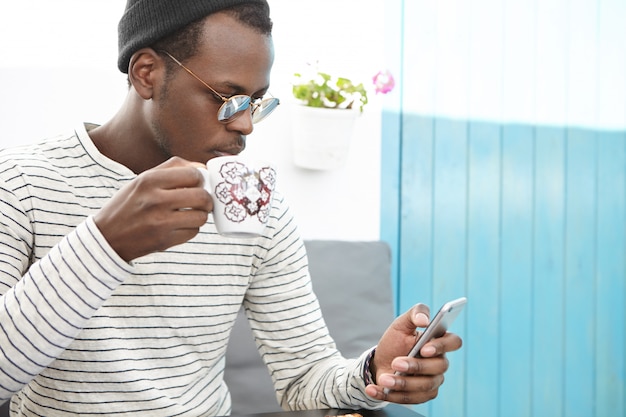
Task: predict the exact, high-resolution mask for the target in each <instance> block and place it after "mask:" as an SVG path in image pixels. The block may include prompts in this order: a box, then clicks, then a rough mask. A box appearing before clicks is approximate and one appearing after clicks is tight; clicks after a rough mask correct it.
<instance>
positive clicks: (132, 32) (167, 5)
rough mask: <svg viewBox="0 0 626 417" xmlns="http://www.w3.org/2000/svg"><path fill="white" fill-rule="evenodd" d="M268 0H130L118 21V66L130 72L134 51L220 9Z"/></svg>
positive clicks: (264, 2)
mask: <svg viewBox="0 0 626 417" xmlns="http://www.w3.org/2000/svg"><path fill="white" fill-rule="evenodd" d="M242 3H263V4H265V5H266V6H267V1H266V0H184V1H175V0H128V1H127V3H126V9H125V10H124V15H123V16H122V18H121V19H120V23H119V25H118V49H119V56H118V59H117V67H118V68H119V69H120V71H122V72H123V73H127V72H128V64H129V62H130V57H131V56H132V54H133V53H135V52H136V51H138V50H139V49H141V48H144V47H146V46H150V45H152V44H153V43H154V42H156V41H157V40H159V39H161V38H164V37H165V36H168V35H171V34H172V33H174V32H176V31H177V30H178V29H181V28H183V27H185V26H187V25H188V24H190V23H192V22H194V21H196V20H198V19H201V18H203V17H205V16H208V15H210V14H212V13H215V12H217V11H220V10H223V9H227V8H229V7H232V6H236V5H239V4H242Z"/></svg>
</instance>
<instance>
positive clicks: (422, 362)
mask: <svg viewBox="0 0 626 417" xmlns="http://www.w3.org/2000/svg"><path fill="white" fill-rule="evenodd" d="M449 366H450V363H449V361H448V358H447V357H446V356H445V355H439V356H435V357H433V358H427V359H424V358H419V359H418V358H409V357H404V358H403V357H399V358H396V359H394V360H393V362H392V363H391V368H392V369H393V370H394V371H396V372H398V374H389V375H390V376H392V377H393V378H394V379H397V380H400V379H402V378H403V377H404V376H406V375H408V376H411V375H413V376H415V375H437V374H442V373H444V372H446V371H447V370H448V367H449ZM381 377H382V375H381Z"/></svg>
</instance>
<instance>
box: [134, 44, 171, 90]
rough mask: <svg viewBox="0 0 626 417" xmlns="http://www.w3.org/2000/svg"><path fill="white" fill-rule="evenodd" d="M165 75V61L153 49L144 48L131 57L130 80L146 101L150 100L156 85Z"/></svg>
mask: <svg viewBox="0 0 626 417" xmlns="http://www.w3.org/2000/svg"><path fill="white" fill-rule="evenodd" d="M164 74H165V64H164V62H163V59H161V57H160V56H159V54H157V53H156V52H155V51H154V49H152V48H142V49H140V50H138V51H137V52H135V53H134V54H133V56H131V57H130V63H129V64H128V79H129V81H130V83H131V84H132V86H133V87H134V88H135V90H136V91H137V94H139V95H140V96H141V97H142V98H143V99H144V100H150V99H151V98H152V95H153V93H154V89H155V85H156V84H157V83H159V82H160V81H161V80H162V79H163V76H164Z"/></svg>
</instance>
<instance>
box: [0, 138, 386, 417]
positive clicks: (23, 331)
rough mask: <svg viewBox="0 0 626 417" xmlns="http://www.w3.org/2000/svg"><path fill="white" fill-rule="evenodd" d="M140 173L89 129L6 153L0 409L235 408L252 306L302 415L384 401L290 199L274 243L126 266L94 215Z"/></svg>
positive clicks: (0, 184)
mask: <svg viewBox="0 0 626 417" xmlns="http://www.w3.org/2000/svg"><path fill="white" fill-rule="evenodd" d="M133 178H135V174H133V173H132V172H131V171H130V170H129V169H128V168H126V167H124V166H122V165H120V164H118V163H116V162H114V161H112V160H110V159H108V158H106V157H104V156H103V155H101V154H100V153H99V152H98V150H97V149H96V147H95V146H94V145H93V143H92V142H91V140H90V138H89V136H88V134H87V131H86V130H85V128H84V127H83V126H81V127H80V128H78V129H76V131H73V132H71V134H68V135H66V136H59V137H56V138H53V139H51V140H47V141H44V142H42V143H39V144H36V145H30V146H24V147H19V148H14V149H9V150H4V151H2V152H0V294H2V298H1V299H0V302H1V303H0V400H5V399H8V398H9V397H11V396H12V395H13V394H15V393H16V395H14V396H13V398H12V404H11V408H12V409H13V410H18V409H19V410H20V411H21V413H23V415H27V416H34V415H60V416H70V415H72V416H75V415H81V416H92V415H94V416H95V415H99V416H101V415H147V416H183V415H184V416H205V415H207V416H216V415H225V414H228V413H229V412H230V397H229V395H228V389H227V387H226V386H225V384H224V381H223V370H224V353H225V350H226V345H227V342H228V337H229V333H230V330H231V328H232V326H233V323H234V320H235V318H236V315H237V311H238V310H239V308H240V306H241V305H242V303H243V305H244V306H245V308H246V311H247V313H248V316H249V319H250V320H251V327H252V328H253V329H255V333H256V334H255V336H256V338H257V340H258V342H260V345H261V347H260V351H261V354H262V355H263V357H264V359H265V360H266V361H267V363H268V366H269V369H270V373H271V375H272V377H273V379H274V382H275V385H276V389H277V393H278V397H279V400H280V402H281V403H282V405H283V406H284V407H287V408H291V409H305V408H326V407H348V406H358V407H367V408H371V407H378V406H380V404H381V403H379V402H376V401H373V400H370V399H368V398H367V397H366V395H365V394H364V381H363V376H362V367H363V361H364V359H365V356H366V353H364V355H363V356H362V357H361V358H358V359H356V360H355V359H352V360H346V359H344V358H343V357H341V355H340V354H339V352H337V350H336V349H335V345H334V343H333V341H332V339H331V338H330V336H329V335H328V330H327V328H326V326H325V324H324V321H323V319H322V317H321V313H320V309H319V305H318V302H317V299H316V298H315V295H314V294H313V292H312V289H311V283H310V277H309V274H308V268H307V260H306V254H305V249H304V245H303V243H302V240H301V239H300V237H299V235H298V232H297V228H296V226H295V224H294V220H293V218H292V216H291V214H290V212H289V210H288V208H287V206H286V204H285V202H284V200H283V198H282V197H281V196H280V194H277V196H276V200H275V201H276V204H275V206H274V207H273V209H272V213H271V219H270V223H269V225H268V227H267V228H266V235H265V236H263V237H260V238H256V239H251V240H250V239H244V240H241V239H240V240H236V239H227V238H224V237H221V236H219V235H218V234H217V233H216V231H215V228H214V226H213V223H212V219H211V216H209V222H207V224H206V225H205V226H204V227H203V228H202V229H201V231H200V233H199V234H198V235H197V236H196V237H195V238H193V239H192V240H190V241H189V242H187V243H185V244H182V245H179V246H175V247H173V248H170V249H169V250H167V251H164V252H159V253H154V254H151V255H148V256H145V257H142V258H139V259H137V260H135V261H133V262H132V263H131V264H128V263H126V262H124V261H123V260H122V259H121V258H119V257H118V256H117V254H116V253H115V252H114V251H113V250H112V249H111V247H110V246H109V245H108V243H107V242H106V241H105V240H104V238H103V236H102V235H101V234H100V232H99V231H98V229H97V227H96V226H95V224H94V222H93V220H92V217H91V216H92V215H93V214H95V213H96V212H97V210H98V209H99V208H100V207H102V206H103V204H104V203H105V202H106V201H107V200H108V199H109V198H110V197H111V196H112V195H113V194H114V193H115V192H116V191H117V190H118V189H120V187H122V186H123V185H124V184H126V183H128V182H129V181H131V180H132V179H133Z"/></svg>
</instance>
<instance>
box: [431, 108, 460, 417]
mask: <svg viewBox="0 0 626 417" xmlns="http://www.w3.org/2000/svg"><path fill="white" fill-rule="evenodd" d="M467 126H468V125H467V122H465V121H459V120H449V119H436V120H435V152H434V165H433V170H434V176H433V178H434V195H433V198H434V199H433V213H434V217H433V220H434V223H433V227H434V229H433V231H434V232H433V233H434V234H433V296H432V300H433V301H432V303H431V308H433V309H437V308H438V307H439V306H440V305H441V304H443V303H444V302H445V301H448V300H449V299H452V298H456V297H458V296H460V295H463V294H465V293H466V250H467V245H466V241H467V235H466V233H467V221H466V219H467V130H468V127H467ZM459 334H461V336H463V332H462V331H459ZM462 355H463V352H454V353H452V354H450V355H449V357H450V360H451V362H452V364H453V365H452V366H451V367H450V370H449V371H448V373H447V374H446V383H445V385H444V387H443V388H442V389H441V390H440V392H439V397H438V398H437V400H435V401H432V402H431V403H430V405H429V408H430V410H431V411H430V412H429V413H427V414H429V415H444V416H460V415H463V413H464V405H465V401H466V399H465V391H464V385H465V384H464V367H463V366H462V363H463V356H462ZM457 358H458V359H457Z"/></svg>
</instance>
